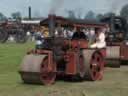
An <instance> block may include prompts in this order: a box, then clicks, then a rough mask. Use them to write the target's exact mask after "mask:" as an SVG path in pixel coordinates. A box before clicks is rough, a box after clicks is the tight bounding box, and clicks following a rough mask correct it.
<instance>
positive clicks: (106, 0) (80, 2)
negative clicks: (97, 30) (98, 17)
mask: <svg viewBox="0 0 128 96" xmlns="http://www.w3.org/2000/svg"><path fill="white" fill-rule="evenodd" d="M126 3H128V0H0V12H2V13H3V14H5V15H6V16H10V14H11V13H12V12H16V11H20V12H21V13H22V14H23V16H27V15H28V6H31V7H32V15H33V16H47V15H48V13H49V12H50V10H51V9H53V8H55V12H56V14H58V15H65V16H66V10H75V11H76V13H78V11H81V12H82V14H83V15H84V14H86V12H87V11H89V10H92V11H94V12H96V13H105V12H109V11H110V10H111V11H115V12H119V10H120V8H121V7H122V6H123V5H124V4H126Z"/></svg>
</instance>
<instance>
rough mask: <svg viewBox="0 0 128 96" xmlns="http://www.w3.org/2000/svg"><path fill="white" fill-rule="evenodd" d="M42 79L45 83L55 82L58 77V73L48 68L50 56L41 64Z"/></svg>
mask: <svg viewBox="0 0 128 96" xmlns="http://www.w3.org/2000/svg"><path fill="white" fill-rule="evenodd" d="M40 79H41V81H42V83H43V84H44V85H49V84H52V83H54V81H55V79H56V73H55V72H51V71H49V70H48V58H47V57H46V58H45V59H44V61H43V63H42V65H41V75H40Z"/></svg>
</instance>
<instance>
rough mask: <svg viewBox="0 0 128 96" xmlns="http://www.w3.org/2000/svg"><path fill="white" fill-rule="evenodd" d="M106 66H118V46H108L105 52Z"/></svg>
mask: <svg viewBox="0 0 128 96" xmlns="http://www.w3.org/2000/svg"><path fill="white" fill-rule="evenodd" d="M106 53H107V54H106V64H105V66H106V67H112V68H120V65H121V60H120V46H108V47H107V52H106Z"/></svg>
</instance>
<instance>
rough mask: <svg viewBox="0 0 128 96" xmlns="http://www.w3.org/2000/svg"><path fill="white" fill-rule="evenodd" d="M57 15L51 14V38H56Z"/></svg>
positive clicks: (49, 16)
mask: <svg viewBox="0 0 128 96" xmlns="http://www.w3.org/2000/svg"><path fill="white" fill-rule="evenodd" d="M55 17H56V16H55V15H54V14H49V15H48V18H49V22H48V23H49V35H50V36H51V37H54V34H55Z"/></svg>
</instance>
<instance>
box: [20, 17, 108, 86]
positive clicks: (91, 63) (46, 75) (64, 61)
mask: <svg viewBox="0 0 128 96" xmlns="http://www.w3.org/2000/svg"><path fill="white" fill-rule="evenodd" d="M46 20H48V26H49V35H50V36H49V37H47V38H44V42H43V45H42V46H41V47H40V48H36V49H34V50H31V51H29V52H27V54H26V56H25V57H24V59H23V61H22V63H21V66H20V70H19V73H20V76H21V78H22V80H23V82H24V83H41V84H44V85H48V84H52V83H54V81H55V80H56V78H57V77H64V78H70V79H75V78H77V79H79V80H91V81H96V80H101V79H102V77H103V71H104V64H105V56H106V49H105V48H102V49H91V48H88V47H87V43H88V41H87V39H86V36H82V37H81V36H80V34H81V33H80V32H78V33H74V35H73V37H72V38H64V37H55V34H54V33H55V31H54V30H55V26H56V23H57V22H56V16H54V15H50V16H49V17H48V18H47V19H46ZM46 20H44V21H42V22H45V21H46ZM41 25H43V23H41ZM83 37H84V38H83Z"/></svg>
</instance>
